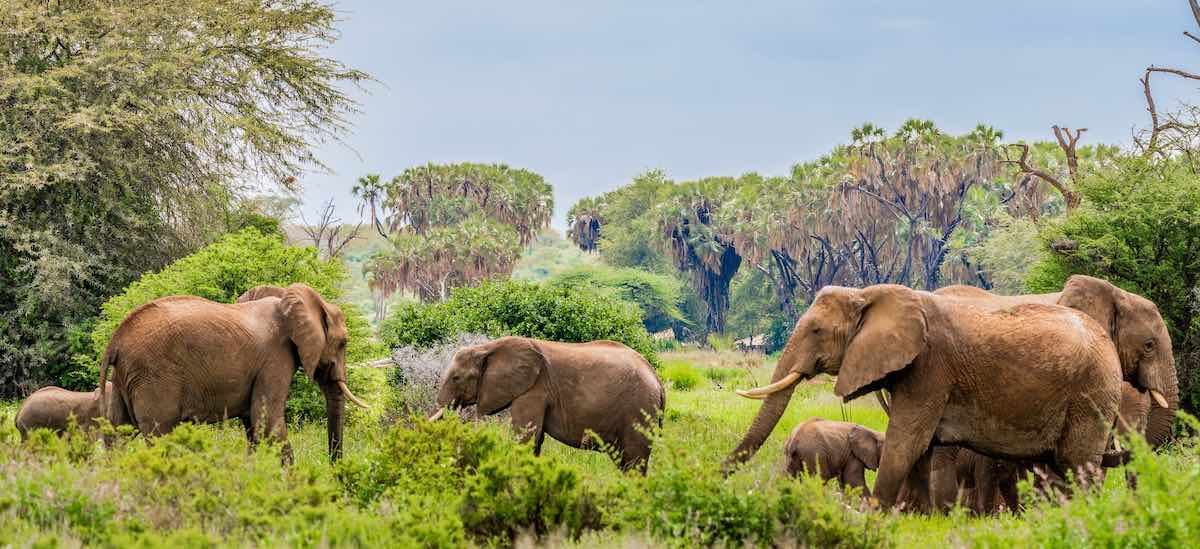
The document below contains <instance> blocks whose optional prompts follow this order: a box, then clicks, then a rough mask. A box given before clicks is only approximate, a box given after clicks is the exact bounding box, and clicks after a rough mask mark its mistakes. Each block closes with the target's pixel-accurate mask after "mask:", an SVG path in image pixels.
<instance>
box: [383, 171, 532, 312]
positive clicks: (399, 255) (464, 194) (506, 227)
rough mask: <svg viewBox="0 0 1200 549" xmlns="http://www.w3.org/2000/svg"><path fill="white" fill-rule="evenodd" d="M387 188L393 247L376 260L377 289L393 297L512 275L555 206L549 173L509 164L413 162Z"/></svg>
mask: <svg viewBox="0 0 1200 549" xmlns="http://www.w3.org/2000/svg"><path fill="white" fill-rule="evenodd" d="M384 191H385V193H386V194H385V196H384V198H383V201H382V203H381V210H382V211H383V213H384V215H385V216H386V218H387V220H388V227H389V228H390V231H391V234H390V237H389V239H390V240H391V242H392V244H393V249H391V250H389V251H387V252H385V253H382V254H379V255H377V256H375V257H373V258H372V259H371V260H370V261H369V262H368V264H367V266H366V270H367V272H368V273H369V275H370V276H371V277H372V282H371V283H372V288H374V289H377V290H378V291H379V292H381V293H382V295H383V296H385V297H387V296H390V295H392V294H393V293H395V292H397V291H409V292H413V293H415V294H416V295H417V296H418V297H419V298H420V299H421V300H423V301H427V302H428V301H438V300H444V299H446V297H448V295H449V290H450V289H451V288H454V287H457V286H462V285H468V284H475V283H478V282H479V281H481V280H484V279H487V278H492V277H495V276H500V275H508V274H510V273H511V272H512V269H513V266H514V265H515V263H516V261H517V259H519V258H520V254H521V249H522V247H524V246H526V245H528V244H529V242H531V241H532V240H533V239H534V238H535V237H536V235H537V233H538V232H539V231H541V230H542V229H543V228H545V227H546V226H547V225H549V223H550V215H551V213H552V212H553V210H554V202H553V195H552V189H551V187H550V185H548V184H547V183H546V182H545V181H544V180H543V179H542V177H541V176H539V175H537V174H535V173H533V172H530V171H528V170H523V169H517V168H510V167H508V166H505V165H502V164H469V163H468V164H448V165H435V164H428V165H425V166H419V167H415V168H409V169H408V170H405V171H404V173H402V174H400V175H399V176H397V177H395V178H393V179H392V180H391V181H390V182H389V183H387V184H386V185H385V186H384Z"/></svg>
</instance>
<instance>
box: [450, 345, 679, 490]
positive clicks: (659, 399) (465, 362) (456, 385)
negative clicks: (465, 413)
mask: <svg viewBox="0 0 1200 549" xmlns="http://www.w3.org/2000/svg"><path fill="white" fill-rule="evenodd" d="M437 403H438V406H440V407H441V408H440V409H439V410H438V411H437V412H436V413H435V414H434V415H433V416H431V417H430V420H436V419H438V418H440V417H441V416H442V413H443V412H444V411H445V410H446V409H447V408H458V407H461V406H469V405H472V404H474V405H476V407H477V409H478V411H479V415H490V414H495V413H497V412H500V411H502V410H505V409H510V414H511V416H512V424H513V427H514V428H515V429H517V430H518V431H519V432H520V433H521V435H522V437H523V440H524V441H528V440H530V439H531V438H532V439H533V441H534V443H533V450H534V453H535V454H538V455H540V454H541V449H542V441H543V440H545V435H547V434H549V435H550V436H551V437H552V438H554V439H555V440H557V441H559V442H561V443H563V444H566V445H567V446H571V447H573V448H583V449H595V450H601V449H603V448H601V447H599V446H598V445H596V444H595V442H594V438H599V440H600V441H601V442H603V443H604V444H606V445H608V446H610V447H612V448H613V449H615V450H616V451H617V452H619V454H620V466H621V469H622V470H629V469H632V468H636V469H638V470H639V471H640V472H641V473H643V474H645V472H646V465H647V462H648V461H649V459H650V439H649V438H648V437H647V436H646V433H645V428H646V427H648V426H649V425H648V423H649V422H654V421H657V422H658V424H659V425H660V426H661V425H662V413H663V408H664V407H665V406H666V393H665V391H664V390H663V385H662V382H661V381H660V380H659V379H658V376H657V375H656V374H655V373H654V368H653V367H651V366H650V363H649V362H647V361H646V359H645V358H643V357H642V355H640V354H638V353H637V351H634V350H633V349H630V348H629V347H626V346H625V345H622V344H620V343H617V342H615V341H592V342H590V343H559V342H554V341H542V340H537V339H529V338H524V337H502V338H500V339H497V340H495V341H491V342H488V343H484V344H482V345H475V346H471V347H466V348H464V349H462V350H460V351H458V352H457V353H455V355H454V359H453V361H452V363H451V365H450V368H449V369H447V370H446V372H445V374H444V375H443V377H442V383H441V387H440V389H439V390H438V395H437Z"/></svg>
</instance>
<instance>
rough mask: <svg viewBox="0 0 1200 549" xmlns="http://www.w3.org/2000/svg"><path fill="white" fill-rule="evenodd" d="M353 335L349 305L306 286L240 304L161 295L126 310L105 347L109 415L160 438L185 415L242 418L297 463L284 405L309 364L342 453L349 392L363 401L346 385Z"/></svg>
mask: <svg viewBox="0 0 1200 549" xmlns="http://www.w3.org/2000/svg"><path fill="white" fill-rule="evenodd" d="M347 338H348V333H347V329H346V320H345V316H344V315H343V314H342V311H341V309H340V308H338V306H337V305H335V304H332V303H329V302H326V301H325V300H324V299H323V298H322V297H321V296H320V295H319V294H318V293H317V292H316V291H314V290H313V289H312V288H310V287H308V286H306V285H304V284H292V285H291V286H288V287H287V288H278V287H272V286H260V287H258V288H255V289H253V290H251V291H249V292H247V293H246V294H243V296H242V297H241V298H240V299H239V302H238V303H235V304H224V303H216V302H213V301H209V300H206V299H202V298H198V297H193V296H170V297H164V298H160V299H157V300H154V301H152V302H150V303H147V304H146V305H143V306H141V307H139V308H137V309H135V310H134V311H133V312H131V313H129V315H128V316H127V317H125V319H124V320H123V321H122V322H121V325H120V326H119V327H118V328H117V330H116V332H115V333H114V334H113V337H112V340H111V341H110V342H109V345H108V349H107V350H106V351H105V356H104V362H103V364H102V366H101V380H102V381H103V380H104V379H106V377H107V375H108V370H109V368H110V367H111V368H112V370H113V376H112V391H111V395H110V397H109V399H108V403H109V405H108V419H109V421H110V422H112V424H113V425H134V426H136V427H137V428H138V430H139V431H140V432H141V433H142V434H144V435H146V436H153V435H158V434H162V433H166V432H169V431H170V430H171V429H173V428H174V427H175V425H178V424H179V423H180V422H183V421H194V422H201V423H203V422H216V421H223V420H225V419H232V418H235V417H236V418H240V419H241V420H242V422H243V425H244V426H245V428H246V436H247V437H248V438H249V440H250V442H251V444H252V445H253V444H256V443H257V442H258V439H259V438H260V437H261V436H267V437H271V438H272V439H274V440H276V441H278V442H280V443H281V444H282V445H283V456H282V457H283V460H284V462H285V463H289V462H290V461H291V447H290V446H289V445H288V444H287V425H286V423H285V421H284V410H285V408H286V405H287V396H288V389H289V387H290V386H291V382H292V377H293V375H294V374H295V372H296V370H297V369H303V371H304V373H305V374H306V375H308V376H309V377H310V378H311V379H312V380H313V381H314V382H315V383H316V384H317V386H318V387H320V388H321V391H322V393H324V396H325V404H326V412H327V414H328V422H329V423H328V435H329V454H330V458H331V459H337V458H338V457H339V456H340V455H341V445H342V432H343V426H344V419H343V418H344V409H345V402H346V399H350V400H351V401H353V402H356V403H359V402H360V401H358V400H357V398H356V397H354V396H353V395H352V394H351V393H350V391H349V389H348V388H347V387H346V384H345V383H346V342H347ZM360 405H361V404H360Z"/></svg>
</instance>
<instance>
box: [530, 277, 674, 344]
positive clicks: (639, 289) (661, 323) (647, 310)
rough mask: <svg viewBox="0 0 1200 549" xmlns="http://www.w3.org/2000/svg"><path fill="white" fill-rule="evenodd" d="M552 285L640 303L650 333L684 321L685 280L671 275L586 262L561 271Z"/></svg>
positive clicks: (551, 280) (551, 281) (644, 321)
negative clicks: (580, 289) (587, 289)
mask: <svg viewBox="0 0 1200 549" xmlns="http://www.w3.org/2000/svg"><path fill="white" fill-rule="evenodd" d="M549 284H550V285H551V286H555V287H563V288H570V289H579V288H585V289H586V288H592V289H596V290H598V291H600V292H601V293H603V294H606V295H610V296H612V297H615V298H617V299H620V300H623V301H626V302H629V303H633V304H636V305H637V306H638V307H639V308H640V309H641V310H642V322H643V324H644V325H645V327H646V330H647V331H649V332H658V331H661V330H665V329H667V328H669V327H671V325H672V324H674V323H676V322H682V321H683V320H684V318H683V312H682V311H680V309H679V304H680V302H681V301H682V299H683V283H682V282H680V281H679V279H677V278H674V277H671V276H667V275H662V274H658V273H652V272H649V271H644V270H641V269H634V268H630V267H609V266H607V265H582V266H578V267H575V268H573V269H570V270H568V271H564V272H562V273H559V274H558V275H556V276H554V277H553V278H551V279H550V281H549Z"/></svg>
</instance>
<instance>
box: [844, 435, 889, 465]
mask: <svg viewBox="0 0 1200 549" xmlns="http://www.w3.org/2000/svg"><path fill="white" fill-rule="evenodd" d="M849 438H850V454H851V455H853V456H854V459H857V460H858V461H861V462H862V464H863V467H866V468H867V469H870V470H872V471H874V470H875V469H878V468H879V458H880V456H881V455H882V454H883V434H882V433H880V432H878V431H873V430H871V429H867V428H866V427H862V426H858V427H855V428H854V430H852V431H850V437H849Z"/></svg>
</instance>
